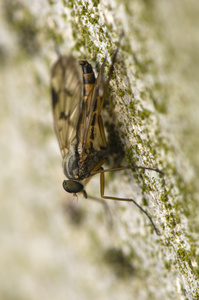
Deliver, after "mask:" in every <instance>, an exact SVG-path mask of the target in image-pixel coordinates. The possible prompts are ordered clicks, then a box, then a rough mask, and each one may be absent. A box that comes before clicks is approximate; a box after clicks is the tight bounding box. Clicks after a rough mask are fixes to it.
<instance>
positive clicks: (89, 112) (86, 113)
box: [77, 58, 106, 156]
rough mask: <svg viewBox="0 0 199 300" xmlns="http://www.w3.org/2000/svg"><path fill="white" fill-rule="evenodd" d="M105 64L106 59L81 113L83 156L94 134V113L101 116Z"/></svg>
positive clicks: (79, 131) (78, 131)
mask: <svg viewBox="0 0 199 300" xmlns="http://www.w3.org/2000/svg"><path fill="white" fill-rule="evenodd" d="M105 63H106V58H105V59H104V62H103V64H102V66H101V68H100V72H99V74H98V77H97V79H96V81H95V84H94V86H93V89H92V90H91V91H90V93H89V95H88V98H87V100H86V103H85V105H84V107H83V108H82V112H81V114H82V124H83V128H84V130H83V132H82V137H81V138H80V137H79V140H82V148H83V151H82V156H83V155H84V154H85V151H86V149H87V145H88V141H89V136H90V134H91V132H92V127H93V126H94V124H92V123H94V118H93V115H94V113H96V116H97V115H99V114H101V104H100V103H99V102H98V101H100V102H101V99H100V98H99V90H100V89H101V88H102V86H103V73H104V66H105ZM95 122H98V121H97V118H96V119H95ZM78 125H79V124H78ZM77 133H79V134H81V130H80V129H79V128H78V130H77ZM96 142H97V141H96Z"/></svg>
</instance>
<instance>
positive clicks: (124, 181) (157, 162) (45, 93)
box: [0, 0, 199, 300]
mask: <svg viewBox="0 0 199 300" xmlns="http://www.w3.org/2000/svg"><path fill="white" fill-rule="evenodd" d="M198 10H199V8H198V4H197V1H196V0H191V1H188V0H187V1H185V0H183V1H182V0H181V1H178V0H175V1H164V3H163V1H158V0H157V1H144V0H143V1H139V0H137V1H136V0H134V1H126V2H125V1H123V3H121V2H120V1H111V0H110V1H100V4H99V2H98V1H94V0H93V1H77V2H76V3H75V4H74V1H69V2H67V4H66V2H65V1H62V2H60V3H57V1H50V0H49V1H48V2H47V1H44V0H43V1H42V0H38V1H34V2H32V3H30V1H28V0H27V1H25V0H24V1H22V0H18V1H17V0H16V1H8V0H6V1H1V14H2V18H1V26H0V28H1V34H0V62H1V71H0V72H1V83H0V91H1V98H2V101H1V110H0V120H1V121H0V132H1V140H0V151H1V155H0V160H1V183H2V184H1V190H0V197H1V210H0V235H1V250H0V260H1V270H0V298H1V299H20V300H21V299H40V298H42V299H48V300H50V299H55V298H56V299H107V297H108V299H114V300H115V299H142V300H143V299H160V298H161V299H198V297H199V295H198V291H197V283H198V261H199V259H198V255H199V253H198V227H199V220H198V217H197V210H198V207H199V197H198V186H197V178H198V176H199V171H198V170H199V168H198V167H199V157H198V151H197V149H198V145H199V137H198V128H199V118H198V113H199V109H198V103H197V97H198V93H199V91H198V78H199V74H198V72H199V71H198V70H199V68H198V49H199V38H198V30H197V29H198V25H199V24H198V22H199V21H198ZM123 30H124V32H125V35H124V38H123V41H122V45H121V48H120V51H119V56H118V60H117V63H116V65H115V73H114V76H113V80H112V81H111V86H110V97H109V100H108V101H107V104H106V111H105V112H104V116H103V117H104V120H105V123H106V129H107V134H108V135H109V136H110V138H109V141H110V152H111V157H112V159H110V162H109V166H111V167H114V166H115V167H116V166H118V165H127V164H132V163H136V164H137V165H143V166H153V167H159V168H160V169H162V170H164V172H165V176H164V177H160V176H159V175H158V174H157V173H155V172H143V171H129V172H116V173H115V174H107V175H106V179H107V183H106V188H107V189H106V190H107V194H109V195H117V196H119V197H132V198H134V199H136V201H137V202H138V203H139V204H141V205H142V206H143V208H144V209H146V210H147V212H148V213H149V214H150V215H151V216H152V218H153V220H154V222H155V224H156V225H157V227H158V229H159V230H160V232H161V235H160V236H157V235H156V234H155V232H154V231H153V230H152V227H151V224H150V222H149V220H148V219H147V218H146V217H145V216H144V215H143V214H142V213H141V212H140V211H139V210H138V209H137V208H136V207H135V206H134V205H133V204H131V203H119V202H117V203H116V202H111V201H110V203H109V204H110V211H111V215H112V218H113V228H112V230H110V229H109V228H108V226H107V218H106V214H105V212H104V210H103V208H102V207H101V206H100V205H98V204H97V203H95V202H92V201H89V200H84V199H81V197H79V199H78V203H76V200H72V199H71V197H70V195H66V193H65V192H64V191H63V190H62V187H61V182H62V180H63V174H62V170H61V156H60V153H59V149H58V143H57V141H56V137H55V134H54V132H53V125H52V117H51V107H50V95H49V81H50V66H51V65H52V63H53V62H54V60H55V59H56V53H55V44H56V45H57V48H59V51H61V53H72V55H73V56H74V57H76V58H77V59H79V58H81V59H84V58H85V59H87V60H89V62H90V63H92V65H93V66H94V68H95V70H96V72H97V71H98V70H99V66H100V64H101V63H102V61H103V58H104V57H105V55H106V54H107V55H108V63H107V69H106V71H108V66H110V63H111V56H112V54H113V52H114V50H115V47H116V44H117V41H118V39H119V36H120V33H121V32H122V31H123ZM115 137H116V138H115ZM116 141H119V142H117V145H116V146H115V143H116ZM118 153H119V155H118ZM124 153H125V155H124ZM124 157H125V158H124ZM107 167H108V166H107ZM87 191H88V193H89V194H91V195H92V194H93V195H95V196H96V195H97V194H98V191H99V178H98V177H96V179H94V178H93V179H92V181H91V182H90V183H89V186H88V188H87ZM62 208H63V209H62Z"/></svg>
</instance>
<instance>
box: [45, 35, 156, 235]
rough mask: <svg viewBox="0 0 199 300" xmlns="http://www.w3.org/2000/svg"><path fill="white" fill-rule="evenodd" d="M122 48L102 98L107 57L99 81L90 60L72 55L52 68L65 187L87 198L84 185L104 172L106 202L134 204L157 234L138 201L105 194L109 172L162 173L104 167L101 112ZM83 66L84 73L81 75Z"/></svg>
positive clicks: (57, 134)
mask: <svg viewBox="0 0 199 300" xmlns="http://www.w3.org/2000/svg"><path fill="white" fill-rule="evenodd" d="M119 45H120V41H119V42H118V45H117V48H116V50H115V53H114V55H113V59H112V64H111V67H110V70H109V74H108V79H107V80H106V82H105V84H104V88H103V95H102V97H100V96H99V89H100V88H101V87H102V85H103V74H104V67H105V63H106V57H105V59H104V61H103V64H102V66H101V68H100V71H99V74H98V76H97V78H95V75H94V72H93V69H92V66H91V65H90V64H89V63H88V62H87V61H85V60H80V61H79V64H78V63H77V62H76V60H75V59H74V58H72V57H70V56H60V57H59V59H58V60H57V62H56V63H55V64H54V65H53V67H52V76H51V94H52V107H53V118H54V128H55V132H56V136H57V139H58V142H59V147H60V150H61V154H62V157H63V162H62V166H63V171H64V174H65V176H66V177H67V180H64V181H63V188H64V189H65V190H66V191H67V192H68V193H72V194H74V195H76V194H77V193H79V192H83V195H84V197H85V198H87V193H86V191H85V189H84V186H85V185H86V184H87V183H88V181H89V180H90V178H91V177H92V176H94V175H95V174H98V173H100V193H101V197H102V198H103V199H110V200H116V201H129V202H133V203H134V204H135V205H136V206H137V207H138V208H139V209H140V210H141V211H142V212H143V213H144V214H145V215H146V216H147V217H148V218H149V220H150V222H151V223H152V225H153V227H154V229H155V231H156V233H158V231H157V229H156V227H155V224H154V223H153V220H152V219H151V217H150V216H149V215H148V213H147V212H146V211H145V210H144V209H143V208H142V207H141V206H140V205H139V204H138V203H137V202H136V201H135V200H133V199H129V198H117V197H110V196H105V195H104V186H105V176H104V173H105V172H109V171H118V170H125V169H146V170H153V171H156V172H159V173H160V174H162V172H161V171H160V170H158V169H153V168H148V167H140V166H133V167H132V166H127V167H120V168H114V169H107V170H104V169H103V167H102V165H103V164H104V163H105V162H106V160H107V157H108V152H107V142H106V137H105V132H104V126H103V120H102V116H101V112H102V108H103V104H104V100H105V98H106V96H107V90H108V86H109V82H110V79H111V76H112V73H113V70H114V64H115V61H116V56H117V53H118V49H119ZM80 66H81V68H82V72H80ZM82 73H83V82H82Z"/></svg>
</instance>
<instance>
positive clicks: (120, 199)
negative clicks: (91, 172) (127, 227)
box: [100, 172, 160, 235]
mask: <svg viewBox="0 0 199 300" xmlns="http://www.w3.org/2000/svg"><path fill="white" fill-rule="evenodd" d="M104 186H105V176H104V173H103V172H101V173H100V193H101V197H102V198H103V199H107V200H115V201H126V202H133V203H134V204H135V205H136V206H137V207H138V208H139V209H140V210H141V211H142V212H143V213H144V214H145V215H146V216H147V218H148V219H149V220H150V222H151V224H152V226H153V228H154V229H155V232H156V234H157V235H159V234H160V233H159V231H158V229H157V228H156V226H155V224H154V222H153V220H152V218H151V217H150V216H149V214H148V213H147V212H146V210H144V209H143V208H142V207H141V206H140V205H139V204H138V203H137V202H136V201H135V200H134V199H130V198H117V197H111V196H105V195H104Z"/></svg>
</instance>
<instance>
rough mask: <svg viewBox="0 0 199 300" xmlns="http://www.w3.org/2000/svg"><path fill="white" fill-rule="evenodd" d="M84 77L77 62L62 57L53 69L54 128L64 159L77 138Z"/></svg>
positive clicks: (68, 57)
mask: <svg viewBox="0 0 199 300" xmlns="http://www.w3.org/2000/svg"><path fill="white" fill-rule="evenodd" d="M81 78H82V76H81V70H80V67H79V65H78V64H77V62H76V60H75V59H74V58H72V57H70V56H61V57H60V58H59V59H58V61H57V62H56V63H55V64H54V65H53V67H52V75H51V95H52V107H53V118H54V128H55V132H56V135H57V139H58V142H59V147H60V150H61V154H62V157H64V155H66V153H67V152H68V148H69V146H70V143H71V141H72V140H73V139H74V137H75V136H76V127H77V121H78V119H79V115H80V110H81V100H82V79H81Z"/></svg>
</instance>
